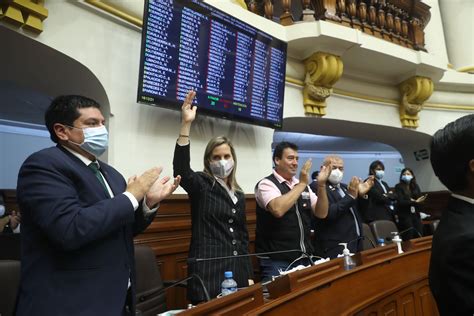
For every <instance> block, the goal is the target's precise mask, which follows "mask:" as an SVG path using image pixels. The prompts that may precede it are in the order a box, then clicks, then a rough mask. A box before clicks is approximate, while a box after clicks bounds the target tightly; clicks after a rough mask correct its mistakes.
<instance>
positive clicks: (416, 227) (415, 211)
mask: <svg viewBox="0 0 474 316" xmlns="http://www.w3.org/2000/svg"><path fill="white" fill-rule="evenodd" d="M395 194H396V195H397V215H398V230H399V231H400V232H403V231H406V232H404V233H402V234H401V236H402V238H403V240H408V239H411V238H416V237H421V234H422V226H421V219H420V208H421V204H422V203H423V202H424V201H425V199H426V195H422V194H421V190H420V187H419V186H418V184H417V183H416V178H415V174H414V173H413V170H411V169H410V168H405V169H403V170H402V172H401V173H400V182H399V183H398V184H397V185H396V186H395Z"/></svg>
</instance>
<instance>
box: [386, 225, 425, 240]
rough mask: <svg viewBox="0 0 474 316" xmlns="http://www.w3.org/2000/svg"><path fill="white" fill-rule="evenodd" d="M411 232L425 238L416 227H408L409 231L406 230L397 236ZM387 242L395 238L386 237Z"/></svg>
mask: <svg viewBox="0 0 474 316" xmlns="http://www.w3.org/2000/svg"><path fill="white" fill-rule="evenodd" d="M410 230H413V231H414V232H415V233H416V234H417V235H418V237H423V235H421V233H420V232H419V231H418V230H417V229H416V228H415V227H408V228H407V229H404V230H402V231H401V232H399V233H397V235H398V236H401V235H403V234H405V233H406V232H409V231H410ZM385 240H386V241H392V240H393V237H386V238H385Z"/></svg>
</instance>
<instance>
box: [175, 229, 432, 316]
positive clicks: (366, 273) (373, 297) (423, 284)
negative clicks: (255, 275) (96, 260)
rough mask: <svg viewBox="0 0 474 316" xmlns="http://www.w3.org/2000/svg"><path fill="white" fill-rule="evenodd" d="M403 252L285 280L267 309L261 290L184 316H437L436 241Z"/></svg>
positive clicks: (329, 265)
mask: <svg viewBox="0 0 474 316" xmlns="http://www.w3.org/2000/svg"><path fill="white" fill-rule="evenodd" d="M403 248H404V251H405V253H403V254H400V255H399V254H398V253H397V250H396V246H395V245H389V246H385V247H379V248H375V249H370V250H367V251H364V252H362V253H360V254H358V255H357V257H356V261H357V262H358V263H359V266H357V267H356V268H355V269H353V270H351V271H344V269H343V264H342V259H340V258H339V259H334V260H331V261H329V262H326V263H324V264H321V265H318V266H314V267H310V268H307V269H304V270H300V271H296V272H293V273H290V274H287V275H284V276H281V277H279V278H277V279H276V280H275V281H273V282H272V283H270V284H269V285H268V289H269V292H270V297H271V298H270V299H269V300H268V301H267V302H265V303H263V300H261V299H259V298H258V297H257V296H258V295H260V294H259V293H261V292H260V291H261V287H260V285H259V284H257V285H255V286H253V287H250V288H248V289H247V290H244V291H248V292H244V291H241V292H242V293H241V292H239V293H236V294H232V295H229V296H227V297H225V298H221V299H217V300H213V301H211V302H208V303H205V304H202V305H200V306H198V307H196V308H193V309H191V310H188V311H186V313H184V314H183V315H324V316H332V315H334V316H342V315H354V316H362V315H370V316H376V315H393V316H395V315H424V316H436V315H438V311H437V309H436V304H435V302H434V299H433V297H432V295H431V291H430V289H429V287H428V267H429V259H430V254H431V236H429V237H423V238H418V239H415V240H412V241H409V242H406V243H404V245H403ZM250 303H251V304H250ZM242 306H244V308H240V309H237V308H234V307H242Z"/></svg>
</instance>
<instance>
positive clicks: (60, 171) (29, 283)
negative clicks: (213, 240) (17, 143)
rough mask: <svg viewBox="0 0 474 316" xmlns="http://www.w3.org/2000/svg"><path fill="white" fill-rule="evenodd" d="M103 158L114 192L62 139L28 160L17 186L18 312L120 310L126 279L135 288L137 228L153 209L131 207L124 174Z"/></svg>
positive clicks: (103, 312) (146, 222) (145, 223)
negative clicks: (145, 212) (19, 244)
mask: <svg viewBox="0 0 474 316" xmlns="http://www.w3.org/2000/svg"><path fill="white" fill-rule="evenodd" d="M100 166H101V170H102V174H103V175H104V177H105V178H106V180H107V182H108V184H109V185H110V188H111V189H112V192H113V193H114V195H115V197H114V198H108V197H107V194H106V192H105V190H104V188H103V187H102V185H101V184H100V182H99V180H98V179H97V178H96V176H95V175H94V173H93V171H92V170H90V169H89V168H88V167H87V166H86V165H85V164H84V163H83V162H82V161H81V160H79V159H78V158H77V157H75V156H74V155H73V154H71V153H70V152H69V151H67V150H66V149H65V148H63V147H61V146H59V145H58V146H56V147H51V148H47V149H44V150H41V151H39V152H36V153H34V154H32V155H31V156H30V157H28V158H27V159H26V161H25V162H24V163H23V165H22V167H21V169H20V173H19V176H18V186H17V197H18V204H19V206H20V209H21V215H22V224H21V238H22V249H21V250H22V257H21V285H20V292H19V301H18V306H17V315H28V316H30V315H68V316H71V315H121V313H122V311H123V308H124V305H125V303H126V296H127V289H128V281H129V280H131V284H132V288H131V289H132V293H133V291H134V286H135V267H134V255H133V235H134V234H137V233H139V232H140V231H142V230H143V229H144V228H146V227H147V226H148V225H149V223H150V222H151V221H152V220H153V216H149V217H148V219H145V218H144V216H143V212H142V210H141V209H138V210H137V211H136V212H134V210H133V206H132V203H131V202H130V200H129V199H128V198H127V197H126V196H125V195H124V194H121V193H123V192H124V191H125V189H126V182H125V180H124V179H123V177H122V176H121V175H120V174H119V173H118V172H117V171H116V170H115V169H114V168H112V167H110V166H109V165H107V164H106V163H104V162H100ZM139 208H141V207H139ZM131 297H134V295H132V296H131ZM127 303H128V304H129V305H130V306H131V307H132V309H133V302H127Z"/></svg>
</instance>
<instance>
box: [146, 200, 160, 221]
mask: <svg viewBox="0 0 474 316" xmlns="http://www.w3.org/2000/svg"><path fill="white" fill-rule="evenodd" d="M159 207H160V203H158V204H157V205H156V206H155V207H154V208H149V207H148V205H147V204H146V196H145V197H144V198H143V203H142V211H143V215H145V217H146V216H149V215H151V214H153V213H155V212H156V210H157V209H158V208H159Z"/></svg>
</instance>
